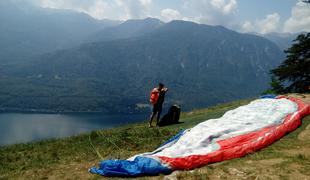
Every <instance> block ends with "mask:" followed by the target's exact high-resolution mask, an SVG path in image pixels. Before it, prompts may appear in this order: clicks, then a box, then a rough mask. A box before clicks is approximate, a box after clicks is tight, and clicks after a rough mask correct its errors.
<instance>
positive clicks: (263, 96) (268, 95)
mask: <svg viewBox="0 0 310 180" xmlns="http://www.w3.org/2000/svg"><path fill="white" fill-rule="evenodd" d="M276 97H277V95H274V94H266V95H262V96H261V97H260V98H261V99H275V98H276Z"/></svg>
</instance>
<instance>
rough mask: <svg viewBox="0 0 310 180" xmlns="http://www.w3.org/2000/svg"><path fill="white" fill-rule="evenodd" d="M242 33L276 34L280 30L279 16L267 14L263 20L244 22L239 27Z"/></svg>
mask: <svg viewBox="0 0 310 180" xmlns="http://www.w3.org/2000/svg"><path fill="white" fill-rule="evenodd" d="M241 29H242V31H244V32H259V33H261V34H266V33H270V32H276V31H279V29H280V15H279V14H278V13H273V14H269V15H267V16H266V18H265V19H261V20H256V21H255V22H254V23H252V22H250V21H245V22H244V23H243V24H242V25H241Z"/></svg>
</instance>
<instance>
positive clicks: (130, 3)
mask: <svg viewBox="0 0 310 180" xmlns="http://www.w3.org/2000/svg"><path fill="white" fill-rule="evenodd" d="M115 2H116V4H117V5H118V6H119V7H120V8H121V9H122V10H123V12H125V14H123V15H121V17H120V19H122V20H126V19H139V18H144V17H147V16H149V15H150V14H149V11H150V8H151V5H152V0H115Z"/></svg>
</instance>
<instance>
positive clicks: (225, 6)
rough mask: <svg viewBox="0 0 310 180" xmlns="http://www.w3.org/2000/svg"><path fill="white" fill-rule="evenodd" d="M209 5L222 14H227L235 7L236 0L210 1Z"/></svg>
mask: <svg viewBox="0 0 310 180" xmlns="http://www.w3.org/2000/svg"><path fill="white" fill-rule="evenodd" d="M210 3H211V5H212V6H213V7H215V8H217V9H218V10H219V11H220V12H222V13H223V14H229V13H231V12H232V11H233V10H234V9H235V8H236V7H237V2H236V0H229V1H227V0H211V2H210Z"/></svg>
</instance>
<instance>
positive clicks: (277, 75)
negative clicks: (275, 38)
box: [271, 33, 310, 93]
mask: <svg viewBox="0 0 310 180" xmlns="http://www.w3.org/2000/svg"><path fill="white" fill-rule="evenodd" d="M285 53H286V54H287V56H286V60H285V61H284V62H283V63H282V64H281V65H280V66H279V67H277V68H276V69H273V70H271V74H272V75H273V76H274V79H273V82H272V83H278V84H273V85H272V83H271V85H272V86H275V87H272V88H273V90H274V91H276V92H278V93H279V91H282V92H297V93H304V92H307V91H309V86H310V33H307V34H301V35H299V36H298V37H297V39H296V40H294V44H293V45H292V47H291V48H289V49H288V50H286V51H285ZM276 81H278V82H276Z"/></svg>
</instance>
